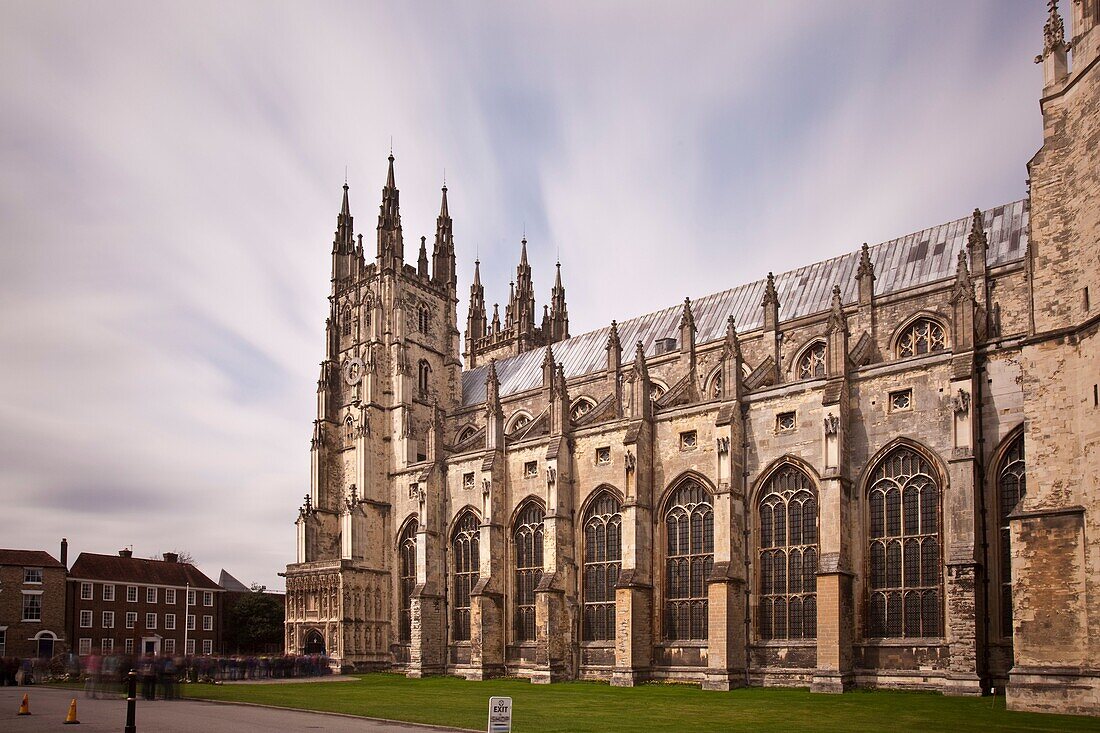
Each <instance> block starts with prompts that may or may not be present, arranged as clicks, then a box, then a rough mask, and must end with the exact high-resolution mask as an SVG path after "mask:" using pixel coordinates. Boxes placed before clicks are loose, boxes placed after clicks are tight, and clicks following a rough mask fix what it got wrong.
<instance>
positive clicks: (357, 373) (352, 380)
mask: <svg viewBox="0 0 1100 733" xmlns="http://www.w3.org/2000/svg"><path fill="white" fill-rule="evenodd" d="M363 370H364V366H363V360H362V359H360V358H359V357H358V356H353V357H351V358H350V359H348V360H347V361H345V362H344V381H345V382H347V383H348V384H349V385H351V386H354V385H356V384H359V381H360V380H362V379H363Z"/></svg>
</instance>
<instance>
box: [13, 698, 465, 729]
mask: <svg viewBox="0 0 1100 733" xmlns="http://www.w3.org/2000/svg"><path fill="white" fill-rule="evenodd" d="M24 693H28V694H29V695H30V708H31V715H24V716H19V715H17V713H18V711H19V702H20V700H22V698H23V694H24ZM74 697H75V698H76V706H77V718H78V719H79V720H80V727H79V728H74V727H73V726H66V725H64V723H63V721H64V720H65V713H66V712H68V709H69V701H70V700H72V699H73V698H74ZM136 722H137V730H138V732H139V733H150V732H153V731H155V732H156V733H194V731H201V732H202V733H230V732H232V733H250V732H255V733H271V731H307V730H323V731H333V733H350V732H351V731H354V732H355V733H425V732H427V731H440V732H441V733H458V731H459V729H457V728H437V727H434V726H419V725H412V724H408V723H392V722H388V721H379V720H371V719H368V718H356V717H352V716H344V715H331V714H326V713H309V712H304V711H298V710H281V709H277V708H266V707H259V706H253V705H230V704H225V703H212V702H204V701H200V700H168V701H166V700H156V701H154V702H150V701H147V700H141V699H139V700H138V702H137V717H136ZM125 723H126V701H125V700H120V699H104V698H99V699H96V700H90V699H88V698H86V697H84V693H83V691H82V690H66V689H59V688H50V687H40V686H32V687H0V731H4V733H9V732H11V733H30V732H32V731H33V732H34V733H38V732H39V731H61V730H65V731H68V732H69V733H72V732H73V731H78V732H79V733H90V732H98V731H102V732H107V731H109V732H110V733H122V730H123V727H124V726H125Z"/></svg>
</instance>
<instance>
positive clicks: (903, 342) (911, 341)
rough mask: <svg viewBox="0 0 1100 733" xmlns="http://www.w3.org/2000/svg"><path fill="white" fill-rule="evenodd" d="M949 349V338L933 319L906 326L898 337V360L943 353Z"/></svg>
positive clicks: (919, 319) (919, 320) (922, 319)
mask: <svg viewBox="0 0 1100 733" xmlns="http://www.w3.org/2000/svg"><path fill="white" fill-rule="evenodd" d="M946 348H947V336H946V334H945V332H944V330H943V326H941V325H940V324H939V323H937V322H936V321H933V320H932V319H931V318H918V319H917V320H915V321H913V322H912V323H911V324H909V325H908V326H906V328H905V330H904V331H902V332H901V334H900V335H899V336H898V341H897V352H898V358H899V359H901V358H904V357H906V356H920V355H921V354H931V353H932V352H935V351H943V350H944V349H946Z"/></svg>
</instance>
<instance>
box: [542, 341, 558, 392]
mask: <svg viewBox="0 0 1100 733" xmlns="http://www.w3.org/2000/svg"><path fill="white" fill-rule="evenodd" d="M556 369H557V365H556V364H555V363H554V350H553V349H551V348H550V347H549V346H547V347H546V355H545V356H543V358H542V386H543V387H550V386H552V383H553V381H554V374H555V373H556Z"/></svg>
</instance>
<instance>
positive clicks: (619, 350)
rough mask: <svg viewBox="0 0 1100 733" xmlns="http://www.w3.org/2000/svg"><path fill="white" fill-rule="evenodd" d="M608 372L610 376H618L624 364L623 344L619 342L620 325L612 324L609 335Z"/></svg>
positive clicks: (613, 322)
mask: <svg viewBox="0 0 1100 733" xmlns="http://www.w3.org/2000/svg"><path fill="white" fill-rule="evenodd" d="M606 348H607V371H608V373H610V374H618V373H619V369H620V368H622V364H623V344H622V342H621V341H619V324H618V323H616V322H615V321H612V322H611V330H610V331H609V332H608V334H607V347H606Z"/></svg>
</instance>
